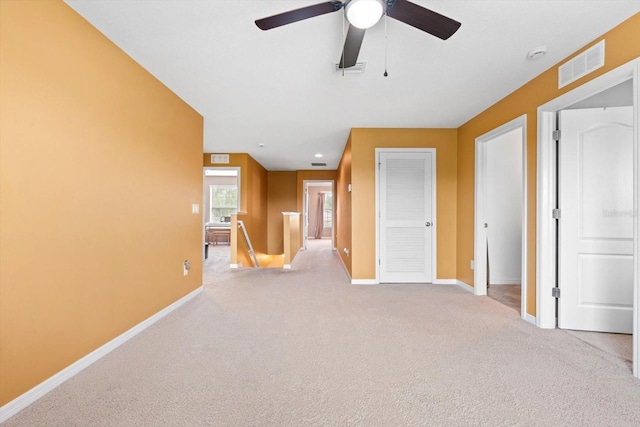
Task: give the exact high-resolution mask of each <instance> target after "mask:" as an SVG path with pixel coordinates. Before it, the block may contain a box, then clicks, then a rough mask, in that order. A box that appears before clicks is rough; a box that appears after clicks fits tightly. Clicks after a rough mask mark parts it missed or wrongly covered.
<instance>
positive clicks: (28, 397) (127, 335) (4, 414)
mask: <svg viewBox="0 0 640 427" xmlns="http://www.w3.org/2000/svg"><path fill="white" fill-rule="evenodd" d="M202 289H203V288H202V286H201V287H199V288H198V289H196V290H194V291H192V292H190V293H189V294H187V295H185V296H184V297H182V298H180V299H179V300H178V301H176V302H174V303H173V304H171V305H169V306H168V307H165V308H164V309H162V310H160V311H159V312H157V313H156V314H154V315H153V316H151V317H149V318H148V319H146V320H143V321H142V322H140V323H138V324H137V325H136V326H134V327H133V328H131V329H129V330H128V331H126V332H124V333H123V334H121V335H119V336H117V337H116V338H114V339H112V340H111V341H109V342H108V343H106V344H104V345H103V346H101V347H99V348H97V349H96V350H94V351H92V352H91V353H89V354H87V355H86V356H84V357H83V358H82V359H80V360H78V361H76V362H74V363H72V364H71V365H69V366H67V367H66V368H64V369H63V370H62V371H60V372H58V373H57V374H55V375H53V376H52V377H50V378H49V379H47V380H45V381H43V382H41V383H40V384H38V385H37V386H35V387H34V388H32V389H31V390H28V391H26V392H25V393H23V394H21V395H20V396H18V397H16V398H15V399H13V400H12V401H11V402H9V403H7V404H5V405H3V406H2V407H0V423H3V422H5V421H6V420H8V419H9V418H11V417H13V416H14V415H15V414H17V413H18V412H20V411H22V410H23V409H24V408H26V407H27V406H29V405H31V404H32V403H33V402H35V401H36V400H38V399H40V398H41V397H42V396H44V395H45V394H47V393H49V392H50V391H51V390H53V389H55V388H56V387H58V386H59V385H60V384H62V383H63V382H65V381H67V380H68V379H71V378H72V377H73V376H74V375H76V374H78V373H79V372H80V371H82V370H83V369H85V368H87V367H88V366H90V365H91V364H93V363H94V362H96V361H98V360H99V359H101V358H102V357H104V356H106V355H107V354H109V353H110V352H112V351H113V350H115V349H116V348H118V347H120V346H121V345H122V344H124V343H125V342H127V341H129V340H130V339H131V338H133V337H135V336H136V335H138V334H139V333H140V332H142V331H144V330H145V329H147V328H148V327H149V326H151V325H153V324H154V323H156V322H157V321H158V320H160V319H162V318H163V317H165V316H166V315H167V314H169V313H171V312H172V311H174V310H175V309H177V308H178V307H180V306H181V305H183V304H184V303H186V302H187V301H189V300H191V299H192V298H194V297H195V296H196V295H198V294H199V293H200V292H202Z"/></svg>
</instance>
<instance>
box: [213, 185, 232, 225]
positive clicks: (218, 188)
mask: <svg viewBox="0 0 640 427" xmlns="http://www.w3.org/2000/svg"><path fill="white" fill-rule="evenodd" d="M209 189H210V191H211V205H210V206H211V212H210V215H211V216H210V219H209V220H210V221H211V222H222V219H221V218H223V217H225V216H230V215H231V214H232V213H236V212H238V186H237V185H236V184H213V185H210V186H209Z"/></svg>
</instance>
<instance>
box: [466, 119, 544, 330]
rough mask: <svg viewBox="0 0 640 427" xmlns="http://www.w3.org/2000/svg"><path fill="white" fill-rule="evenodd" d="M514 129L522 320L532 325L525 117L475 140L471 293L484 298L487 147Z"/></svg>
mask: <svg viewBox="0 0 640 427" xmlns="http://www.w3.org/2000/svg"><path fill="white" fill-rule="evenodd" d="M515 129H520V130H521V140H522V184H521V185H522V269H521V277H520V280H521V282H520V283H521V296H520V301H521V307H520V313H521V317H522V318H523V319H525V320H528V321H531V322H532V323H533V317H532V316H527V115H526V114H524V115H522V116H520V117H518V118H515V119H513V120H511V121H510V122H508V123H505V124H504V125H502V126H499V127H497V128H495V129H493V130H492V131H490V132H487V133H485V134H484V135H481V136H479V137H478V138H476V177H475V210H474V218H475V222H474V229H475V233H474V255H473V259H474V273H473V293H474V294H476V295H487V245H486V241H487V230H486V228H484V224H485V223H486V222H487V221H486V219H485V217H484V205H485V200H484V199H485V197H486V185H487V143H489V141H491V140H493V139H495V138H497V137H499V136H502V135H504V134H506V133H509V132H511V131H513V130H515Z"/></svg>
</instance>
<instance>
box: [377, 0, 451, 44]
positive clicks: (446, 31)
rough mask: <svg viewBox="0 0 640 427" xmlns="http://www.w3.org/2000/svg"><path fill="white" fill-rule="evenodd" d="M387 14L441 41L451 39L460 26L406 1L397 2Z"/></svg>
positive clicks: (388, 9)
mask: <svg viewBox="0 0 640 427" xmlns="http://www.w3.org/2000/svg"><path fill="white" fill-rule="evenodd" d="M387 14H388V15H389V16H390V17H392V18H394V19H397V20H398V21H402V22H404V23H405V24H409V25H411V26H412V27H415V28H417V29H419V30H422V31H424V32H427V33H429V34H431V35H434V36H436V37H438V38H441V39H442V40H446V39H448V38H449V37H451V36H452V35H453V33H455V32H456V31H458V28H460V25H462V24H461V23H460V22H458V21H454V20H453V19H451V18H447V17H446V16H444V15H440V14H439V13H436V12H434V11H432V10H429V9H426V8H424V7H422V6H418V5H417V4H415V3H411V2H409V1H406V0H397V1H396V2H395V3H393V4H392V5H391V6H390V7H389V8H387Z"/></svg>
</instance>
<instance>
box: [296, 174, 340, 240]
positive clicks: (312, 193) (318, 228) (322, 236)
mask: <svg viewBox="0 0 640 427" xmlns="http://www.w3.org/2000/svg"><path fill="white" fill-rule="evenodd" d="M333 193H334V191H333V181H314V180H305V181H304V209H303V218H302V221H303V222H302V224H303V227H302V236H303V248H304V249H333V248H334V241H333V238H334V232H333V227H334V223H335V214H334V206H335V203H334V197H333Z"/></svg>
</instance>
